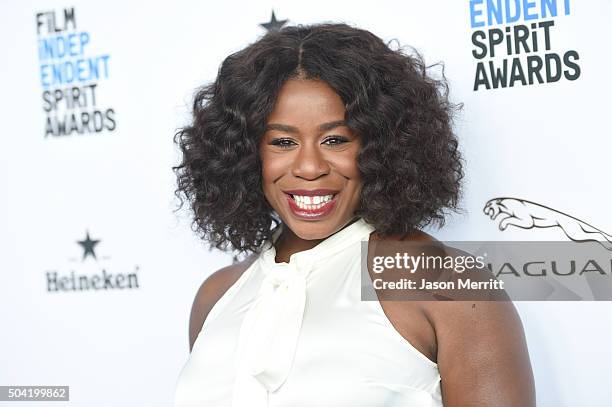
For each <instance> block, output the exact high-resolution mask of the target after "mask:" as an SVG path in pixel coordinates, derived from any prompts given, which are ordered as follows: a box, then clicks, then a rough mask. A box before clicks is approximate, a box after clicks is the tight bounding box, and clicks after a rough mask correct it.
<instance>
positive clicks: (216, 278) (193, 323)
mask: <svg viewBox="0 0 612 407" xmlns="http://www.w3.org/2000/svg"><path fill="white" fill-rule="evenodd" d="M254 259H255V257H254V256H251V257H249V258H248V259H246V260H244V261H241V262H239V263H234V264H232V265H231V266H227V267H224V268H222V269H220V270H218V271H216V272H214V273H213V274H211V275H210V276H209V277H208V278H207V279H206V280H204V282H203V283H202V285H201V286H200V288H199V289H198V292H197V293H196V296H195V298H194V300H193V304H192V306H191V315H190V317H189V351H191V349H193V344H194V343H195V341H196V339H197V337H198V334H199V333H200V331H201V330H202V326H203V325H204V321H205V320H206V317H207V316H208V313H209V312H210V310H211V309H212V307H213V306H214V305H215V304H216V303H217V301H219V299H220V298H221V297H222V296H223V294H225V292H226V291H227V290H228V289H229V288H230V287H231V286H232V285H233V284H234V283H235V282H236V281H237V280H238V278H240V276H241V275H242V273H244V271H245V270H246V269H247V268H248V267H249V266H250V265H251V263H253V261H254Z"/></svg>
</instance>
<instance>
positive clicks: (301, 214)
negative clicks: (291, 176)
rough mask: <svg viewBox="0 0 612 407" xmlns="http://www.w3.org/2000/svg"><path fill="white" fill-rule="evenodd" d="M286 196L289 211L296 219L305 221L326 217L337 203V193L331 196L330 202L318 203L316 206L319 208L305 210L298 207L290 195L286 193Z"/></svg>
mask: <svg viewBox="0 0 612 407" xmlns="http://www.w3.org/2000/svg"><path fill="white" fill-rule="evenodd" d="M292 192H293V191H292ZM286 195H287V203H288V204H289V208H290V209H291V212H292V213H293V214H294V215H295V216H296V217H298V218H301V219H307V220H317V219H320V218H323V217H325V216H327V215H328V214H329V213H330V212H331V211H332V209H334V207H335V206H336V202H337V201H338V193H335V194H333V197H332V199H331V200H329V201H327V202H321V203H319V204H318V205H320V207H319V208H316V209H315V208H312V209H306V208H301V207H299V206H298V204H297V202H296V201H295V199H293V197H292V195H291V194H288V193H286ZM304 195H305V196H313V195H310V194H308V195H306V194H304ZM330 195H331V194H330ZM316 196H320V195H316Z"/></svg>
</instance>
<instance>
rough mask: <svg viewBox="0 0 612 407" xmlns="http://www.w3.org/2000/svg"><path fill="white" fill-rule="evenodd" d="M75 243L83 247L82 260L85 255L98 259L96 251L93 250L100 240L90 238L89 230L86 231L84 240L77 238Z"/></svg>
mask: <svg viewBox="0 0 612 407" xmlns="http://www.w3.org/2000/svg"><path fill="white" fill-rule="evenodd" d="M77 243H78V244H80V245H81V246H82V247H83V259H82V260H85V258H86V257H87V256H91V257H93V258H94V259H95V260H98V259H97V258H96V253H95V252H94V247H95V246H96V245H97V244H98V243H100V241H99V240H91V238H90V237H89V231H86V237H85V240H77Z"/></svg>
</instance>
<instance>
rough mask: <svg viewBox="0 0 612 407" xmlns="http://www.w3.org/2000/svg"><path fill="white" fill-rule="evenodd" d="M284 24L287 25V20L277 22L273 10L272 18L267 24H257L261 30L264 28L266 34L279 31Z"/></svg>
mask: <svg viewBox="0 0 612 407" xmlns="http://www.w3.org/2000/svg"><path fill="white" fill-rule="evenodd" d="M285 24H287V20H277V19H276V16H275V15H274V10H272V17H271V18H270V21H269V22H267V23H262V24H259V25H260V26H262V27H263V28H265V29H266V30H267V31H268V32H274V31H279V30H280V29H281V28H282V27H283V26H284V25H285Z"/></svg>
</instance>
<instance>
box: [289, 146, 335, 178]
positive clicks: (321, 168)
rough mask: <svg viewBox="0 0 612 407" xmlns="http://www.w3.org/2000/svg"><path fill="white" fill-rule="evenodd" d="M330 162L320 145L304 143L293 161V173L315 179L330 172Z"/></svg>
mask: <svg viewBox="0 0 612 407" xmlns="http://www.w3.org/2000/svg"><path fill="white" fill-rule="evenodd" d="M329 170H330V167H329V163H328V162H327V160H326V159H325V157H324V156H323V153H322V152H321V151H320V150H319V148H318V146H311V145H302V146H300V149H299V151H298V153H297V156H296V158H295V161H294V163H293V171H292V172H293V175H294V176H296V177H300V178H304V179H309V180H313V179H316V178H319V177H320V176H321V175H325V174H329Z"/></svg>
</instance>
